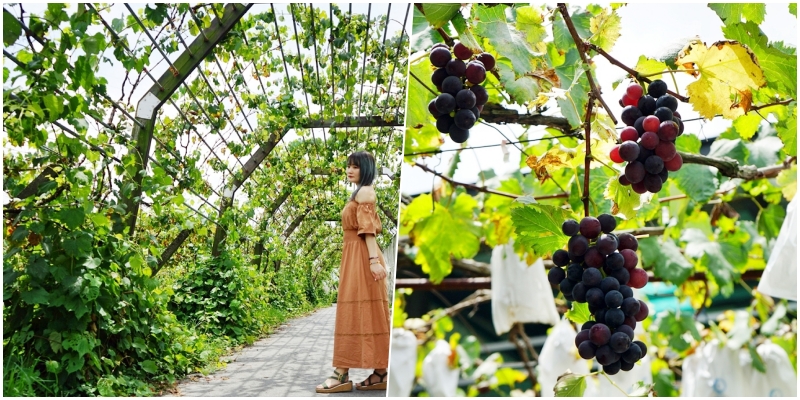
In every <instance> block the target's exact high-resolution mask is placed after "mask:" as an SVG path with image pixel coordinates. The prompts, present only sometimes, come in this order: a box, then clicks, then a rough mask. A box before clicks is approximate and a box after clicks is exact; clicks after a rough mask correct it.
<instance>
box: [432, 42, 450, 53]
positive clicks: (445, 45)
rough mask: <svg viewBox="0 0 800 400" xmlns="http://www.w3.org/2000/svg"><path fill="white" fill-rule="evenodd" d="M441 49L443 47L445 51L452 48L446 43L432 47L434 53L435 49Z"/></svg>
mask: <svg viewBox="0 0 800 400" xmlns="http://www.w3.org/2000/svg"><path fill="white" fill-rule="evenodd" d="M439 47H442V48H445V49H449V48H450V46H448V45H447V44H445V43H436V44H435V45H433V47H431V51H433V49H438V48H439Z"/></svg>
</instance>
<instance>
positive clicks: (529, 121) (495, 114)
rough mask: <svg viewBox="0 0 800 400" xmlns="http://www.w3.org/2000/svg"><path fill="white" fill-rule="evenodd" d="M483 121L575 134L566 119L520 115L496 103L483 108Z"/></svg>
mask: <svg viewBox="0 0 800 400" xmlns="http://www.w3.org/2000/svg"><path fill="white" fill-rule="evenodd" d="M481 119H482V120H483V121H484V122H487V123H491V124H508V123H511V124H519V125H542V126H547V127H550V128H555V129H558V130H559V131H561V132H564V134H566V135H574V134H575V133H574V132H572V129H571V128H570V125H569V121H567V119H566V118H563V117H553V116H548V115H541V114H520V113H518V112H517V111H516V110H510V109H507V108H505V107H503V106H501V105H499V104H495V103H486V105H484V106H483V111H481Z"/></svg>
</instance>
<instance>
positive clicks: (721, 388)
mask: <svg viewBox="0 0 800 400" xmlns="http://www.w3.org/2000/svg"><path fill="white" fill-rule="evenodd" d="M756 352H757V353H758V354H759V356H761V359H762V360H763V361H764V366H765V368H766V371H767V372H766V373H763V372H760V371H758V370H757V369H755V368H753V364H752V362H753V359H752V357H751V356H750V352H749V351H748V350H746V349H731V348H730V347H728V346H722V345H720V342H719V341H718V340H716V339H715V340H712V341H710V342H707V343H703V344H701V345H700V346H699V347H698V348H697V351H696V352H695V353H694V354H692V355H690V356H688V357H686V359H685V360H684V362H683V376H682V381H681V396H682V397H729V396H735V397H767V396H770V397H772V396H778V397H783V396H787V397H797V377H796V375H795V373H794V369H793V368H792V364H791V362H790V361H789V356H788V355H787V354H786V351H784V350H783V348H781V347H780V346H778V345H776V344H773V343H772V342H769V341H767V342H765V343H763V344H761V345H759V346H758V347H757V348H756Z"/></svg>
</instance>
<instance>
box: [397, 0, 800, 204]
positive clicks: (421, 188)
mask: <svg viewBox="0 0 800 400" xmlns="http://www.w3.org/2000/svg"><path fill="white" fill-rule="evenodd" d="M551 6H554V4H553V5H551ZM766 9H767V15H766V18H765V21H764V23H763V24H761V29H762V30H763V31H764V33H765V34H766V35H767V37H768V38H769V39H770V41H779V40H783V41H784V42H785V43H787V44H791V45H792V46H795V47H796V46H797V19H796V18H795V17H794V16H793V15H791V14H789V10H788V5H787V4H786V3H783V4H767V7H766ZM617 12H618V13H619V15H620V18H621V20H622V23H621V25H622V29H621V32H620V34H621V36H620V37H619V39H617V41H616V43H615V44H614V47H613V48H612V49H611V51H609V53H610V54H611V55H612V56H614V57H615V58H616V59H618V60H619V61H621V62H622V63H623V64H625V65H627V66H629V67H634V66H635V65H636V62H637V60H638V59H639V56H641V55H645V56H649V57H656V56H658V55H660V53H661V52H662V51H663V50H664V49H665V48H670V47H673V45H674V44H675V43H683V44H685V43H686V42H688V39H690V38H693V37H694V36H699V37H700V39H701V40H703V41H704V42H705V43H706V44H709V45H710V44H711V43H714V42H716V41H718V40H722V39H724V36H723V34H722V27H723V24H722V21H721V20H720V18H719V17H718V16H717V14H716V13H715V12H714V11H712V10H711V9H710V8H708V7H707V6H706V4H705V3H703V4H692V3H673V4H641V3H636V4H631V3H629V4H628V5H626V6H624V7H621V8H619V9H617ZM414 57H415V56H414V55H412V59H413V58H414ZM593 60H594V62H595V63H596V65H597V69H596V74H595V77H596V78H595V79H596V80H597V81H598V83H599V85H600V86H601V89H602V91H603V98H604V99H605V100H606V102H607V103H608V105H609V106H610V107H611V109H612V111H613V112H614V115H615V116H616V117H617V119H618V120H619V115H620V112H621V110H622V108H621V107H619V104H618V103H617V102H618V100H619V99H620V98H622V95H623V94H624V91H625V87H626V86H627V85H625V84H622V85H620V86H619V87H618V88H617V90H612V87H611V83H612V82H614V81H616V80H619V79H620V78H622V77H624V76H625V72H624V71H623V70H621V69H620V68H618V67H616V66H613V65H611V64H609V63H608V62H607V61H606V60H605V59H604V58H603V57H602V56H596V57H594V59H593ZM676 77H679V79H678V85H680V88H679V89H680V90H679V92H680V93H681V94H685V87H686V85H687V84H689V83H691V82H692V81H693V78H691V77H690V76H689V75H688V74H676ZM665 81H666V82H667V84H668V85H669V87H670V89H673V90H674V88H673V86H674V85H673V83H672V80H671V79H667V80H665ZM678 111H679V112H680V113H681V116H682V117H683V118H684V119H691V118H695V117H697V116H698V114H697V113H696V112H695V111H694V110H692V108H691V105H689V104H684V103H681V104H679V106H678ZM620 124H621V123H620ZM730 125H731V121H729V120H725V119H722V118H717V119H715V120H712V121H706V122H703V121H696V122H686V132H687V133H694V134H697V135H698V136H700V137H701V138H708V137H715V136H717V135H719V134H720V133H722V132H723V131H725V130H726V129H728V127H730ZM497 128H498V129H500V130H501V131H503V133H505V135H506V136H508V137H509V138H510V139H512V140H516V139H515V138H516V136H518V135H519V134H521V133H522V132H523V130H524V129H523V128H522V127H520V126H519V125H502V126H497ZM543 130H544V128H543V127H531V131H530V132H535V131H543ZM530 136H531V135H529V137H530ZM443 137H444V138H445V144H444V145H443V146H442V147H441V149H442V150H444V149H456V148H459V147H460V145H459V144H457V143H454V142H453V141H451V140H450V138H449V137H448V136H447V135H443ZM534 137H535V136H534ZM502 140H503V137H502V136H501V135H500V133H498V132H497V131H496V130H494V129H492V128H490V127H487V126H482V125H476V128H473V129H471V130H470V138H469V140H468V144H469V146H482V145H491V144H499V143H500V142H501V141H502ZM507 148H508V150H509V152H510V157H509V161H508V162H504V161H503V150H502V149H501V148H500V147H490V148H485V149H475V150H469V151H463V152H461V163H460V164H459V168H458V171H456V174H455V176H454V177H453V178H454V179H455V180H456V181H459V182H467V183H474V182H477V181H478V173H479V172H480V171H481V170H486V169H489V168H494V170H495V172H497V173H498V174H500V175H503V174H506V173H511V172H513V171H516V170H517V168H518V167H519V164H518V162H519V156H520V152H519V150H517V149H516V148H514V147H513V146H507ZM523 148H524V147H523ZM454 154H455V153H454V152H448V153H443V155H440V156H434V157H432V158H428V159H426V160H425V161H423V160H422V159H420V160H419V161H420V162H423V163H425V164H427V165H428V166H430V167H431V168H434V167H435V166H437V164H438V167H436V168H435V169H436V170H437V171H439V172H443V171H446V170H447V168H448V167H449V165H450V161H451V160H452V157H453V155H454ZM440 157H441V158H442V159H441V160H440ZM525 170H526V171H527V170H529V169H528V168H526V169H525ZM433 177H434V176H433V175H432V174H429V173H427V172H425V171H423V170H421V169H420V168H417V167H412V166H410V165H408V164H407V163H404V164H403V179H402V186H401V191H402V192H403V193H404V194H418V193H424V192H429V191H430V190H431V181H432V179H433Z"/></svg>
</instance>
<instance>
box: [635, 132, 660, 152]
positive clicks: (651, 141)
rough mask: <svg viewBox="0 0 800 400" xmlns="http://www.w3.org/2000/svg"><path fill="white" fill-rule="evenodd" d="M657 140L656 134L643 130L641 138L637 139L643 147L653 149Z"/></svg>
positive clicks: (656, 144)
mask: <svg viewBox="0 0 800 400" xmlns="http://www.w3.org/2000/svg"><path fill="white" fill-rule="evenodd" d="M659 140H660V139H659V138H658V134H656V133H653V132H645V133H644V134H643V135H642V139H641V140H640V141H639V144H641V145H642V147H644V148H645V149H648V150H655V148H656V146H658V142H659Z"/></svg>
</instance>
